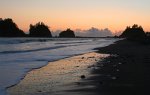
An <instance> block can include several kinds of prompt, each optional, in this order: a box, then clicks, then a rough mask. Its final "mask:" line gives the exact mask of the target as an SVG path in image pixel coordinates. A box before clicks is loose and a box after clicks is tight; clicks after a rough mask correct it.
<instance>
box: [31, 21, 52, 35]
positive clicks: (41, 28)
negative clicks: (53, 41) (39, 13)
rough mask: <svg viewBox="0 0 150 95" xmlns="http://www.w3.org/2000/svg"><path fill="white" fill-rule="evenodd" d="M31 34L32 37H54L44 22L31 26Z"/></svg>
mask: <svg viewBox="0 0 150 95" xmlns="http://www.w3.org/2000/svg"><path fill="white" fill-rule="evenodd" d="M29 31H30V33H29V35H30V36H31V37H52V34H51V31H50V30H49V27H48V26H47V25H45V24H44V23H43V22H39V23H37V24H35V25H32V24H30V29H29Z"/></svg>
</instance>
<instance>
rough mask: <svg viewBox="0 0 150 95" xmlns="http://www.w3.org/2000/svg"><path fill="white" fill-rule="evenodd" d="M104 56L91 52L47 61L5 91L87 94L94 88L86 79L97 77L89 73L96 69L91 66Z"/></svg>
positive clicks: (32, 94)
mask: <svg viewBox="0 0 150 95" xmlns="http://www.w3.org/2000/svg"><path fill="white" fill-rule="evenodd" d="M108 56H109V55H107V54H99V53H95V52H93V53H87V54H83V55H79V56H75V57H71V58H66V59H62V60H59V61H55V62H49V64H48V65H47V66H44V67H42V68H39V69H34V70H32V71H31V72H29V73H28V74H27V75H26V76H25V78H24V79H23V80H21V81H20V83H18V84H17V85H15V86H13V87H10V88H8V90H7V92H8V94H9V95H88V94H91V93H90V91H88V89H89V90H92V89H95V87H96V86H95V85H93V84H89V83H90V80H88V78H90V77H92V76H97V75H96V74H91V71H92V70H93V69H97V68H98V67H95V65H96V64H97V62H99V61H101V60H102V59H104V58H106V57H108ZM85 81H88V82H85ZM86 83H88V84H86ZM85 90H87V91H85ZM91 95H92V94H91Z"/></svg>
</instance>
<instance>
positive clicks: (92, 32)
mask: <svg viewBox="0 0 150 95" xmlns="http://www.w3.org/2000/svg"><path fill="white" fill-rule="evenodd" d="M75 34H76V36H82V37H106V36H112V35H113V34H112V32H111V31H110V30H109V29H108V28H105V29H98V28H94V27H92V28H91V29H88V30H80V29H76V30H75Z"/></svg>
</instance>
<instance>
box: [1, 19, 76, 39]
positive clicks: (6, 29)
mask: <svg viewBox="0 0 150 95" xmlns="http://www.w3.org/2000/svg"><path fill="white" fill-rule="evenodd" d="M0 37H52V34H51V31H50V29H49V27H48V26H47V25H45V24H44V23H43V22H38V23H37V24H35V25H32V24H30V29H29V34H25V32H24V31H23V30H21V29H19V28H18V26H17V24H16V23H14V22H13V20H12V19H11V18H7V19H4V20H3V19H0ZM59 37H67V38H70V37H71V38H72V37H75V34H74V31H73V30H71V29H67V30H65V31H62V32H61V33H60V34H59Z"/></svg>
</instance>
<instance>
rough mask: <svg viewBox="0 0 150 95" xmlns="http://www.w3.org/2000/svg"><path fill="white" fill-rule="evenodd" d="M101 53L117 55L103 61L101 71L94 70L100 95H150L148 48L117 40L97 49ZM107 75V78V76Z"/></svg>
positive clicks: (149, 47) (149, 55)
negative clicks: (97, 75)
mask: <svg viewBox="0 0 150 95" xmlns="http://www.w3.org/2000/svg"><path fill="white" fill-rule="evenodd" d="M99 52H100V53H108V54H117V56H110V57H108V58H106V59H105V60H103V64H104V66H103V68H101V69H99V70H97V71H96V70H95V71H93V73H94V74H95V73H98V74H100V75H101V76H99V77H93V80H97V81H99V82H100V84H99V85H98V86H97V93H99V94H100V95H150V45H145V44H142V43H137V42H131V41H127V40H122V41H118V42H116V43H115V44H113V45H110V46H107V47H104V48H100V49H99ZM108 76H110V77H111V78H110V77H108Z"/></svg>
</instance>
